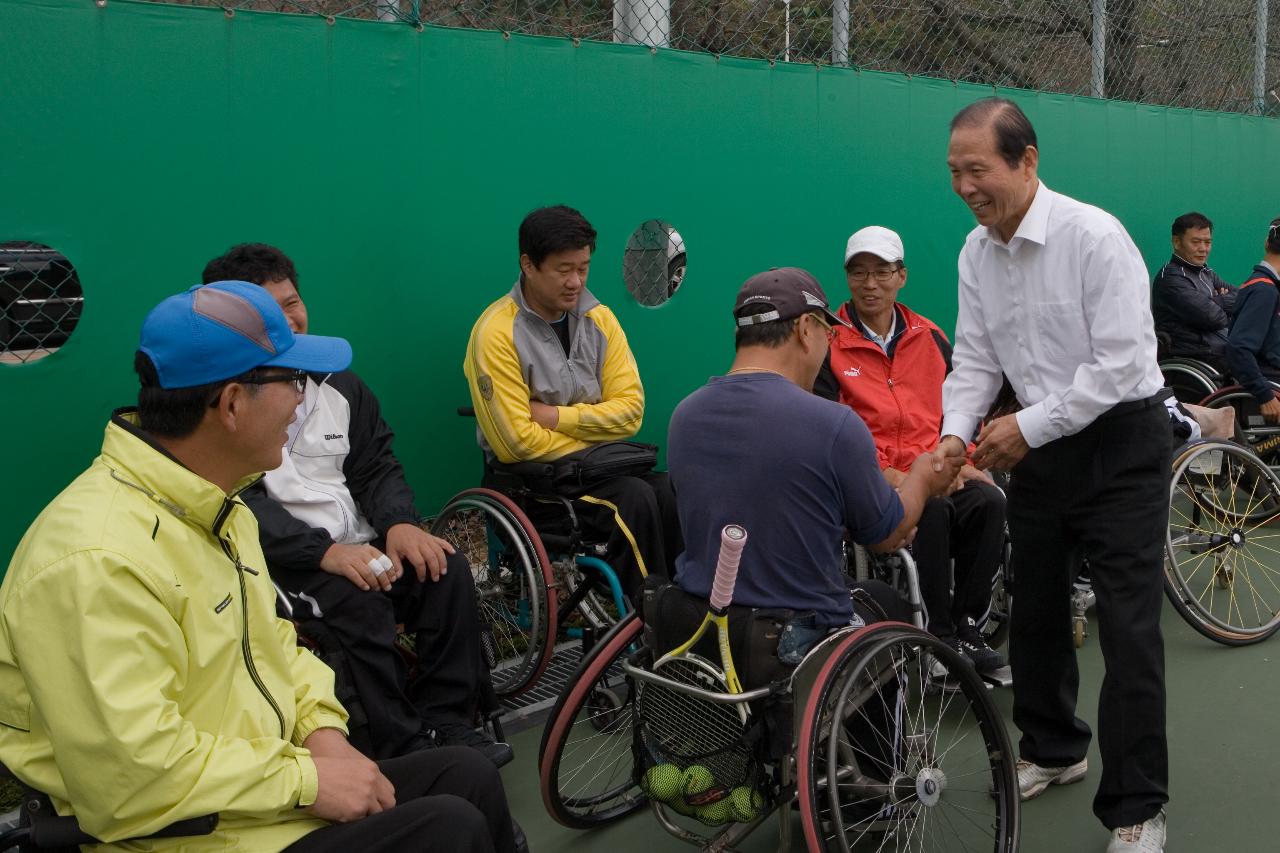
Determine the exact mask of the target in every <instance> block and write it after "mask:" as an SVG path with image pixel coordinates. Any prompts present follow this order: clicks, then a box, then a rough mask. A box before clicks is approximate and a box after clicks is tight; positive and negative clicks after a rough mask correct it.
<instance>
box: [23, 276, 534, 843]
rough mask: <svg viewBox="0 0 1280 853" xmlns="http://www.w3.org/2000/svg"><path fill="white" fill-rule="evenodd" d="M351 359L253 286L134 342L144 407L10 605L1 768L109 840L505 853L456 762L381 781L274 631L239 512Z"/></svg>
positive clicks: (49, 538)
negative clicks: (314, 395) (196, 827)
mask: <svg viewBox="0 0 1280 853" xmlns="http://www.w3.org/2000/svg"><path fill="white" fill-rule="evenodd" d="M350 362H351V347H350V346H349V345H348V344H347V342H346V341H344V340H342V339H340V338H326V337H318V336H314V335H303V334H295V333H294V332H293V331H291V329H290V327H289V323H288V321H287V319H286V318H285V315H284V313H283V312H282V311H281V309H280V308H279V306H278V305H276V302H275V300H274V299H273V298H272V297H271V295H270V294H269V293H267V292H266V291H265V290H263V289H262V288H261V287H258V286H257V285H254V284H249V283H247V282H238V281H224V282H216V283H213V284H209V285H206V286H202V287H194V288H192V289H190V290H188V291H186V292H185V293H181V294H179V295H177V296H172V297H170V298H168V299H166V300H164V301H163V302H161V303H160V304H159V305H158V306H157V307H156V308H155V309H154V310H152V311H151V313H150V314H149V315H147V318H146V320H145V322H144V323H143V327H142V335H141V341H140V344H139V348H138V352H137V355H136V357H135V362H134V369H135V370H136V371H137V374H138V377H139V379H140V382H141V389H140V391H139V393H138V406H137V408H130V409H120V410H118V411H116V412H115V413H114V414H113V415H112V418H111V421H110V423H109V424H108V425H107V429H106V436H105V438H104V440H103V445H102V453H101V455H100V456H99V457H98V458H97V459H95V460H94V461H93V464H92V465H90V467H89V469H88V470H87V471H85V472H84V473H83V474H81V475H80V476H79V477H78V478H77V479H76V480H75V481H74V482H73V483H72V484H71V485H70V486H68V487H67V488H66V489H65V490H64V491H63V492H62V494H60V495H59V496H58V497H57V498H55V499H54V500H53V502H52V503H50V504H49V506H48V507H46V508H45V510H44V511H43V512H42V513H41V514H40V516H39V517H38V518H37V519H36V521H35V522H34V523H33V524H32V525H31V528H30V529H29V530H28V531H27V534H26V536H24V537H23V539H22V542H21V543H20V544H19V545H18V549H17V551H16V552H15V554H14V557H13V561H12V563H11V564H10V566H9V570H8V573H7V574H6V575H5V578H4V583H3V584H2V585H0V761H3V762H4V764H6V765H7V766H8V767H9V768H10V769H11V770H12V771H13V772H14V774H15V775H17V776H18V778H20V779H21V780H22V781H23V782H25V783H27V784H28V785H30V786H31V787H33V788H36V789H37V790H41V791H44V792H45V793H47V794H48V795H49V797H50V798H51V799H52V801H53V804H54V806H55V808H56V810H57V811H58V812H59V813H60V814H71V815H74V816H75V817H76V819H77V820H78V821H79V823H80V825H81V827H82V828H83V829H84V830H85V831H86V832H88V833H90V834H91V835H93V836H94V837H96V838H99V839H101V840H103V841H106V842H113V841H118V840H122V839H126V838H135V837H140V836H147V835H150V834H152V833H155V832H157V831H158V830H160V829H162V828H164V827H165V826H167V825H169V824H172V823H174V822H175V821H180V820H184V819H187V818H192V817H198V816H202V815H208V814H216V815H218V816H219V821H218V824H217V826H216V828H215V829H214V830H213V831H212V833H211V834H209V835H207V836H203V837H196V838H175V839H157V840H155V841H153V842H151V844H150V847H149V848H148V849H153V850H176V849H179V847H180V848H181V849H183V850H190V851H206V850H209V851H212V850H230V849H237V850H289V851H294V853H300V851H327V850H366V851H367V850H386V851H393V850H394V851H409V850H420V851H486V853H487V851H502V852H503V853H512V851H514V850H515V849H516V846H515V841H514V832H513V827H512V822H511V816H510V813H509V811H508V809H507V804H506V797H505V794H504V793H503V788H502V780H501V778H500V777H499V775H498V772H497V770H496V768H494V766H493V765H492V763H491V762H489V761H488V760H487V759H485V758H484V757H483V756H481V755H480V754H479V753H477V752H476V751H474V750H472V749H468V748H466V747H445V748H440V749H434V750H426V751H420V752H415V753H411V754H410V755H407V756H404V757H402V758H398V759H392V760H389V761H385V762H381V763H374V762H373V761H370V760H369V759H368V758H366V757H365V756H363V755H362V754H360V753H359V752H358V751H357V750H356V749H355V748H354V747H352V746H351V745H350V744H349V743H348V742H347V739H346V720H347V713H346V711H345V710H344V709H343V707H342V705H341V704H340V703H339V702H338V701H337V700H336V699H335V698H334V695H333V673H332V671H331V670H329V668H328V667H326V666H325V665H324V664H323V663H321V662H320V661H319V660H317V659H316V658H315V656H313V655H312V654H311V653H310V652H309V651H306V650H303V649H299V648H298V645H297V639H296V636H295V634H294V631H293V627H292V625H291V624H290V623H289V622H286V621H284V620H281V619H278V618H276V615H275V593H274V589H273V587H272V585H271V581H270V578H269V577H268V575H267V571H266V560H265V559H264V557H263V554H262V549H261V547H260V546H259V544H258V526H257V523H256V521H255V519H254V516H253V513H252V512H250V511H249V509H248V507H246V506H245V505H244V503H243V502H242V501H241V500H240V493H241V492H242V491H243V490H244V489H245V488H246V487H248V486H249V485H251V484H252V483H254V482H256V481H257V480H258V479H259V478H260V477H261V476H262V472H263V471H265V470H268V469H271V468H275V467H276V466H278V465H279V464H280V463H281V456H282V447H283V445H284V443H285V441H286V439H287V430H288V427H289V424H290V422H291V421H292V420H293V419H294V412H295V409H296V407H297V405H298V402H299V400H300V394H301V389H302V385H303V383H305V381H306V374H307V372H316V373H329V372H335V371H340V370H343V369H345V368H346V367H347V366H348V364H349V363H350Z"/></svg>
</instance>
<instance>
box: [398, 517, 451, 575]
mask: <svg viewBox="0 0 1280 853" xmlns="http://www.w3.org/2000/svg"><path fill="white" fill-rule="evenodd" d="M453 552H454V548H453V546H452V545H450V544H449V543H448V542H446V541H445V540H443V539H441V538H440V537H439V536H432V535H431V534H430V533H428V532H427V531H425V530H423V529H422V528H421V527H419V526H418V525H416V524H408V523H402V524H393V525H391V529H390V530H388V531H387V556H388V557H390V558H391V565H392V567H393V571H395V572H396V577H399V576H400V572H401V571H403V567H404V563H403V562H402V561H404V560H408V561H409V563H410V564H411V565H412V566H413V568H414V570H415V571H417V573H418V580H420V581H425V580H426V579H427V574H428V573H430V575H431V580H433V581H438V580H440V576H441V575H443V574H445V573H446V572H448V569H447V568H446V566H445V563H446V561H447V560H448V555H449V554H452V553H453Z"/></svg>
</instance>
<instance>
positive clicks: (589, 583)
mask: <svg viewBox="0 0 1280 853" xmlns="http://www.w3.org/2000/svg"><path fill="white" fill-rule="evenodd" d="M588 559H589V560H591V562H590V563H588V564H587V565H585V566H584V565H582V563H581V562H579V561H578V560H577V558H571V559H566V560H559V561H557V562H556V563H555V564H554V565H553V567H554V568H555V570H556V581H557V583H559V584H560V589H563V590H564V593H563V595H562V600H566V599H572V598H574V597H575V596H578V594H579V589H580V588H581V587H582V586H583V585H584V584H585V585H586V588H585V589H582V590H581V596H580V598H581V600H580V601H579V602H578V606H577V607H576V608H575V609H574V615H573V617H572V619H573V621H579V622H581V623H582V624H584V625H587V626H590V627H591V628H594V629H595V630H596V631H597V632H598V633H604V632H605V631H607V630H609V629H610V628H612V627H613V626H614V625H616V624H617V622H618V620H619V619H621V618H622V615H623V614H621V613H619V612H618V605H617V604H616V603H615V602H614V600H613V594H612V592H611V591H610V589H609V585H608V582H607V581H605V580H604V579H603V578H602V577H601V570H600V569H598V568H596V566H595V563H601V564H603V563H602V561H600V560H598V558H588ZM603 565H607V564H603ZM609 571H610V572H612V569H609Z"/></svg>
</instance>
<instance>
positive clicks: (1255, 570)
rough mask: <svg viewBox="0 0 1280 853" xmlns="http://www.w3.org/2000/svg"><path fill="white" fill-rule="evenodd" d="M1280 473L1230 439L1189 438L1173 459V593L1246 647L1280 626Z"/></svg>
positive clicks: (1185, 613) (1192, 620)
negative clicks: (1192, 439)
mask: <svg viewBox="0 0 1280 853" xmlns="http://www.w3.org/2000/svg"><path fill="white" fill-rule="evenodd" d="M1277 541H1280V479H1277V477H1276V475H1275V473H1274V472H1273V471H1272V470H1271V468H1270V467H1268V466H1267V465H1265V464H1264V463H1263V462H1262V461H1261V460H1260V459H1258V457H1256V456H1254V455H1253V454H1252V453H1250V452H1248V451H1247V450H1245V449H1244V448H1242V447H1240V446H1238V445H1236V444H1234V443H1232V442H1226V441H1206V442H1198V443H1195V444H1191V445H1188V446H1187V447H1186V448H1185V449H1184V450H1183V451H1182V452H1181V453H1180V454H1179V455H1178V458H1177V460H1176V461H1175V463H1174V466H1173V480H1172V482H1171V484H1170V486H1169V531H1168V535H1167V537H1166V540H1165V594H1166V595H1167V596H1168V598H1169V601H1170V603H1172V604H1173V606H1174V609H1176V610H1177V611H1178V613H1179V615H1181V616H1182V618H1183V619H1185V620H1186V621H1187V622H1188V623H1189V624H1190V625H1191V627H1193V628H1195V629H1196V630H1197V631H1199V632H1200V633H1201V634H1203V635H1204V636H1206V637H1208V638H1209V639H1211V640H1216V641H1217V642H1219V643H1223V644H1224V645H1228V646H1244V645H1249V644H1250V643H1256V642H1259V641H1261V640H1265V639H1266V638H1267V637H1270V636H1271V635H1272V634H1274V633H1275V632H1276V630H1277V629H1280V548H1277Z"/></svg>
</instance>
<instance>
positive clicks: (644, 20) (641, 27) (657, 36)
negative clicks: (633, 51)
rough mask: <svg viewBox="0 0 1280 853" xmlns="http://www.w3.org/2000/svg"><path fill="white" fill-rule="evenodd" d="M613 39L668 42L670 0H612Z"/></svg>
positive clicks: (655, 44)
mask: <svg viewBox="0 0 1280 853" xmlns="http://www.w3.org/2000/svg"><path fill="white" fill-rule="evenodd" d="M613 40H614V41H616V42H622V43H625V44H645V45H649V46H650V47H666V46H667V45H668V44H670V43H671V0H613Z"/></svg>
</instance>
